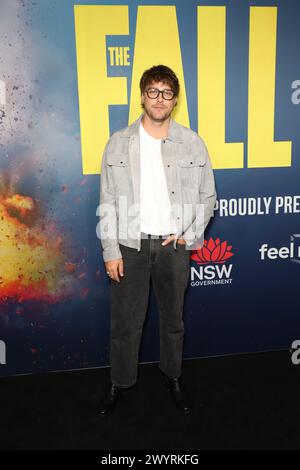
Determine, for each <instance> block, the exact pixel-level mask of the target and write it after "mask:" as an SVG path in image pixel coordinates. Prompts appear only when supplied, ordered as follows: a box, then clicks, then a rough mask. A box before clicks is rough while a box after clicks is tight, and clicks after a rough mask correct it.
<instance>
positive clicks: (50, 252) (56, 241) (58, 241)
mask: <svg viewBox="0 0 300 470" xmlns="http://www.w3.org/2000/svg"><path fill="white" fill-rule="evenodd" d="M1 181H2V182H3V178H2V179H1V178H0V183H1ZM0 194H2V195H0V303H4V302H6V301H7V300H8V299H14V300H16V301H18V302H20V301H23V300H44V301H47V302H49V303H54V302H58V301H60V300H62V299H63V298H66V297H68V296H69V295H71V293H72V291H74V279H73V276H72V273H73V272H74V271H75V270H76V265H75V264H73V263H70V262H68V260H67V257H66V255H64V254H63V253H62V248H63V239H62V237H61V236H60V235H59V234H58V233H57V232H58V231H57V228H56V227H55V224H54V223H52V224H50V225H49V224H45V223H44V224H43V223H42V224H41V223H40V219H41V217H40V215H39V209H38V202H37V201H35V200H34V199H32V198H31V197H28V196H24V195H21V194H10V195H8V194H6V195H5V196H4V195H3V192H2V191H1V184H0Z"/></svg>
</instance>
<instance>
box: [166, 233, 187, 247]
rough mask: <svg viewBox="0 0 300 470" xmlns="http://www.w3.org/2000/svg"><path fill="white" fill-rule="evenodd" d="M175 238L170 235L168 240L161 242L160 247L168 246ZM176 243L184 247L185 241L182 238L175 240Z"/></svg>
mask: <svg viewBox="0 0 300 470" xmlns="http://www.w3.org/2000/svg"><path fill="white" fill-rule="evenodd" d="M175 238H176V235H170V236H169V237H168V238H166V239H165V240H164V241H163V242H162V245H163V246H165V245H168V243H171V242H172V241H173V240H175ZM177 243H178V244H179V245H185V244H186V241H185V239H184V238H177Z"/></svg>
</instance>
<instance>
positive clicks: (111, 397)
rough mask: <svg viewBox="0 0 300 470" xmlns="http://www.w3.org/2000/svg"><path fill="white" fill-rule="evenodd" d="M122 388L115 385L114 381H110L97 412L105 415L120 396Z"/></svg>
mask: <svg viewBox="0 0 300 470" xmlns="http://www.w3.org/2000/svg"><path fill="white" fill-rule="evenodd" d="M123 390H124V389H122V388H120V387H117V385H115V384H114V383H110V386H109V390H108V392H107V393H106V394H105V395H104V397H103V398H102V400H101V402H100V405H99V407H98V409H97V413H98V414H100V415H101V416H105V415H107V414H108V413H109V412H110V411H112V410H113V409H114V407H115V406H116V403H117V402H118V400H119V399H120V398H121V396H122V393H123Z"/></svg>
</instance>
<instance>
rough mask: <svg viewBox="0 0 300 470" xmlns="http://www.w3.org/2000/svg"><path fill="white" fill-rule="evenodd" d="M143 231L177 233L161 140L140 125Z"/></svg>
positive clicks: (159, 233)
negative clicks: (172, 214)
mask: <svg viewBox="0 0 300 470" xmlns="http://www.w3.org/2000/svg"><path fill="white" fill-rule="evenodd" d="M140 163H141V165H140V167H141V199H140V200H141V206H140V213H141V232H144V233H151V234H153V235H165V234H169V233H176V227H175V223H174V222H173V218H172V216H171V204H170V198H169V194H168V188H167V182H166V178H165V170H164V167H163V162H162V156H161V139H155V138H154V137H151V136H150V135H149V134H148V133H147V132H146V131H145V129H144V127H143V124H142V123H140Z"/></svg>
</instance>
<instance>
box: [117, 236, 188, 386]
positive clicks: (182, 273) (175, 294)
mask: <svg viewBox="0 0 300 470" xmlns="http://www.w3.org/2000/svg"><path fill="white" fill-rule="evenodd" d="M156 237H157V238H150V236H148V238H146V239H142V244H141V251H140V252H138V251H137V250H136V249H135V248H129V247H126V246H124V245H121V244H120V249H121V253H122V257H123V262H124V277H121V278H120V282H116V281H113V280H112V281H111V348H110V365H111V372H110V374H111V381H112V382H113V383H114V384H115V385H117V386H119V387H130V386H132V385H134V384H135V383H136V381H137V369H138V356H139V348H140V342H141V337H142V332H143V325H144V321H145V317H146V313H147V307H148V299H149V287H150V279H151V280H152V285H153V289H154V294H155V298H156V301H157V305H158V310H159V328H160V362H159V368H160V369H161V370H162V372H164V373H165V374H166V375H167V376H168V377H171V378H176V377H180V375H181V365H182V349H183V338H184V323H183V319H182V312H183V303H184V294H185V290H186V287H187V284H188V280H189V267H190V251H189V250H186V249H185V245H179V244H178V243H177V250H175V249H174V248H173V243H172V242H171V243H169V244H168V245H166V246H161V243H162V241H163V239H162V237H159V238H158V236H156Z"/></svg>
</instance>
